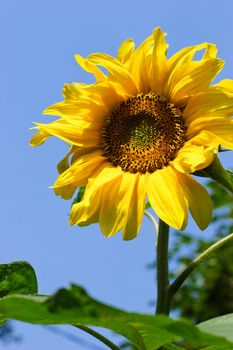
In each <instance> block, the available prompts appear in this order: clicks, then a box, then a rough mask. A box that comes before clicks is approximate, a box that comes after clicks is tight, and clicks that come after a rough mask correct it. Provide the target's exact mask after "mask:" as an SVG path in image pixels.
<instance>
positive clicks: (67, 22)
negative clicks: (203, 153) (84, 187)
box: [0, 0, 233, 350]
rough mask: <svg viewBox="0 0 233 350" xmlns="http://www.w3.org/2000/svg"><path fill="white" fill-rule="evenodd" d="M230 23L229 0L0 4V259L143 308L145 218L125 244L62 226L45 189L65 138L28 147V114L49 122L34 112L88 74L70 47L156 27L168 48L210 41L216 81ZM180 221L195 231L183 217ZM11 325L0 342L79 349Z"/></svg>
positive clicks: (49, 288)
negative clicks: (9, 336)
mask: <svg viewBox="0 0 233 350" xmlns="http://www.w3.org/2000/svg"><path fill="white" fill-rule="evenodd" d="M232 22H233V2H232V1H231V0H221V2H219V1H215V0H212V1H211V0H206V1H201V0H196V1H193V2H187V0H178V1H172V0H170V1H169V0H164V1H162V2H160V1H156V0H154V1H151V0H149V1H148V0H144V1H138V0H134V1H133V0H129V1H123V0H118V1H112V0H108V1H107V0H98V1H94V0H90V1H88V2H84V1H79V0H66V1H61V0H40V1H32V0H21V1H18V0H7V1H2V2H1V5H0V32H1V57H0V60H1V64H0V72H1V80H2V82H1V89H2V91H1V94H0V106H1V131H2V133H1V138H0V143H1V151H2V164H1V169H2V170H1V183H2V186H1V199H2V200H1V221H0V225H1V236H2V239H1V242H2V244H1V246H2V249H1V262H3V263H5V262H9V261H15V260H27V261H29V262H30V263H31V264H32V265H33V266H34V268H35V270H36V272H37V276H38V281H39V291H40V293H52V292H54V291H55V290H56V289H57V288H58V287H61V286H68V284H69V283H70V282H75V283H78V284H81V285H83V286H84V287H85V288H86V289H87V290H88V291H89V293H90V294H91V295H93V296H94V297H96V298H98V299H100V300H103V301H105V302H106V303H109V304H113V305H115V306H118V307H122V308H126V309H127V310H131V311H140V312H153V308H152V307H151V306H149V304H148V302H149V301H150V300H151V299H152V300H153V299H154V296H155V284H154V275H153V272H152V271H148V270H146V269H145V266H146V264H148V263H150V262H151V261H152V260H153V258H154V245H155V238H154V233H153V230H152V227H151V225H150V223H149V222H148V220H147V218H145V219H144V222H143V225H142V230H141V234H140V235H139V237H138V238H137V239H135V240H133V241H130V242H124V241H122V239H121V235H120V234H118V235H117V236H115V237H113V238H111V239H106V238H105V237H104V236H103V235H102V234H101V233H100V231H99V228H98V226H97V225H94V226H89V227H87V228H79V227H69V225H68V213H69V210H70V202H66V201H64V200H61V199H60V198H58V197H56V196H55V195H54V194H53V191H52V190H51V189H49V188H48V187H49V186H50V185H52V184H53V182H54V180H55V179H56V176H57V172H56V164H57V162H58V161H59V160H60V159H61V158H62V157H63V155H64V154H65V153H66V151H67V146H65V145H64V144H63V143H62V142H61V141H59V140H56V139H51V140H49V141H48V142H47V143H46V144H45V145H43V146H42V147H39V148H31V147H30V146H29V139H30V136H31V135H32V131H29V128H30V127H31V126H32V121H41V122H42V121H43V122H46V121H49V117H48V116H47V117H46V116H42V114H41V112H42V110H43V109H44V108H45V107H47V106H49V105H51V104H52V103H54V102H57V101H60V100H61V99H62V94H61V91H62V86H63V84H64V83H71V82H74V81H80V82H91V81H92V80H91V77H90V76H89V75H88V74H87V73H85V72H83V71H82V70H81V68H79V67H78V65H77V64H76V62H75V60H74V54H76V53H79V54H81V55H84V56H86V55H88V54H90V53H92V52H96V51H99V52H101V51H102V52H106V53H109V54H112V55H115V54H116V52H117V48H118V46H119V44H120V43H121V41H122V40H124V39H126V38H128V37H132V38H134V40H135V42H136V43H137V44H139V43H140V42H141V41H142V40H143V39H144V38H145V37H147V36H148V35H149V34H150V33H151V32H152V30H153V28H154V27H157V26H161V27H162V29H163V30H164V31H166V32H167V33H168V37H167V38H168V39H167V40H168V42H169V43H170V51H169V53H170V54H171V53H173V52H175V51H176V50H178V49H180V48H182V47H184V46H187V45H192V44H197V43H200V42H203V41H209V42H213V43H216V44H217V45H218V48H219V56H220V57H221V58H223V59H224V60H225V61H226V65H225V68H224V71H223V72H222V73H221V74H220V76H219V79H220V78H227V77H228V78H233V73H232V68H233V49H232V48H233V42H232V32H233V26H232ZM232 160H233V159H232V154H229V153H228V154H227V155H225V164H227V165H228V166H229V165H231V163H232ZM189 229H190V230H195V231H197V228H196V227H195V226H194V225H193V224H192V223H191V225H190V227H189ZM203 235H205V233H203ZM14 327H15V330H16V332H17V333H19V334H21V335H22V337H23V342H22V343H21V344H19V345H16V344H12V345H9V346H8V349H9V350H14V349H19V350H29V349H30V350H31V349H33V350H39V349H50V348H55V349H56V350H63V349H69V350H73V349H88V348H85V347H84V346H83V345H80V347H79V346H77V345H74V344H72V343H69V342H68V341H67V340H63V339H61V338H59V337H58V336H56V335H54V334H50V333H49V332H47V331H46V330H44V329H43V328H41V327H40V326H32V325H28V324H24V323H20V322H16V323H14ZM73 333H75V332H73ZM77 334H78V336H80V337H81V338H82V339H86V340H88V341H89V340H90V341H92V339H90V338H89V337H86V336H83V335H82V334H81V331H80V332H77ZM93 343H95V342H94V341H93ZM1 346H2V345H1V344H0V348H1ZM100 348H101V346H100ZM102 349H104V347H103V346H102Z"/></svg>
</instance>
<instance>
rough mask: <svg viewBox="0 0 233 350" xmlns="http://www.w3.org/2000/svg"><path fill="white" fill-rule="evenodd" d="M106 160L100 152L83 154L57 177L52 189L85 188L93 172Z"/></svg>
mask: <svg viewBox="0 0 233 350" xmlns="http://www.w3.org/2000/svg"><path fill="white" fill-rule="evenodd" d="M105 160H106V158H105V156H104V155H103V154H102V150H97V151H95V152H91V153H89V154H85V155H83V156H81V157H80V158H78V159H77V160H76V161H75V162H74V163H73V164H72V165H71V166H70V167H69V168H68V169H67V170H65V171H64V172H62V173H61V174H60V176H58V178H57V180H56V182H55V184H54V186H53V187H54V188H57V187H63V186H66V185H70V184H74V185H75V186H76V187H77V186H85V185H86V184H87V182H88V179H89V178H90V176H91V175H92V173H93V171H94V170H95V169H96V168H97V167H99V166H100V165H102V163H104V162H105Z"/></svg>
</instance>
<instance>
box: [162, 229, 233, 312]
mask: <svg viewBox="0 0 233 350" xmlns="http://www.w3.org/2000/svg"><path fill="white" fill-rule="evenodd" d="M230 242H231V243H232V242H233V233H231V234H229V235H228V236H226V237H224V238H223V239H221V240H220V241H218V242H216V243H214V244H212V245H211V246H210V247H209V248H207V249H206V250H205V251H204V252H203V253H201V254H200V255H199V256H198V257H197V258H196V259H194V260H193V261H192V262H191V263H190V264H189V265H188V266H187V267H186V268H185V269H184V271H183V272H181V274H180V275H179V276H178V277H177V278H176V279H175V280H174V282H173V283H172V284H171V285H170V287H169V288H168V296H167V302H168V305H169V306H168V307H170V306H171V303H172V300H173V298H174V296H175V294H176V293H177V291H178V290H179V289H180V287H181V286H182V284H183V283H184V281H185V280H186V278H187V277H189V275H190V274H191V273H192V272H193V270H195V269H196V268H197V267H198V266H199V265H200V264H201V263H202V262H203V261H204V260H205V259H207V258H209V256H210V255H211V254H213V253H215V252H217V251H218V250H219V249H220V248H222V247H223V246H225V245H226V244H228V243H230Z"/></svg>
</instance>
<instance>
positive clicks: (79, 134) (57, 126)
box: [32, 120, 100, 147]
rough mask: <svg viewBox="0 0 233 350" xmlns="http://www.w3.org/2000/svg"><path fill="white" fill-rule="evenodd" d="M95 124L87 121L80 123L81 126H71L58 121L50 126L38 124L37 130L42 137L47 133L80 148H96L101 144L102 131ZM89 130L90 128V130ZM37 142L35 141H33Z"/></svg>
mask: <svg viewBox="0 0 233 350" xmlns="http://www.w3.org/2000/svg"><path fill="white" fill-rule="evenodd" d="M94 126H95V124H94V125H93V123H88V122H85V121H81V120H80V121H79V125H78V124H77V125H75V126H74V125H71V124H68V123H66V122H64V121H63V120H58V121H55V122H52V123H50V124H39V123H38V124H37V129H38V130H40V131H41V132H42V135H44V134H45V133H47V134H48V135H49V136H56V137H58V138H60V139H61V140H64V141H66V142H68V143H69V144H73V145H76V146H79V147H95V146H97V145H99V142H100V130H99V127H98V126H97V127H96V128H93V127H94ZM88 128H90V129H89V130H88ZM32 141H33V142H35V139H34V140H32Z"/></svg>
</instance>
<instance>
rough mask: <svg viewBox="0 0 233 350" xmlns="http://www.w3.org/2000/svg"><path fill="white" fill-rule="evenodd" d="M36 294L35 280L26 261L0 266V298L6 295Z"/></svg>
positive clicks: (31, 268) (32, 271)
mask: <svg viewBox="0 0 233 350" xmlns="http://www.w3.org/2000/svg"><path fill="white" fill-rule="evenodd" d="M13 293H14V294H16V293H17V294H35V293H37V279H36V274H35V271H34V269H33V267H32V266H31V265H30V264H29V263H28V262H26V261H16V262H12V263H9V264H1V265H0V297H1V298H2V297H4V296H6V295H8V294H13Z"/></svg>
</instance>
